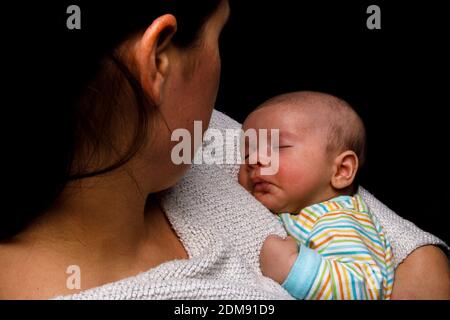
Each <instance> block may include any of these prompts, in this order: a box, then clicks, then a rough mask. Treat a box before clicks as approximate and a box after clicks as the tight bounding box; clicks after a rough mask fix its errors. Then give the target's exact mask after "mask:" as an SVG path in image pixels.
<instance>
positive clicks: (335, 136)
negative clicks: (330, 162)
mask: <svg viewBox="0 0 450 320" xmlns="http://www.w3.org/2000/svg"><path fill="white" fill-rule="evenodd" d="M279 104H283V105H291V106H294V107H299V108H300V107H303V108H314V109H315V110H319V109H320V111H324V112H325V114H326V125H327V126H328V130H327V152H328V153H329V154H335V153H341V152H344V151H346V150H351V151H353V152H355V154H356V155H357V156H358V160H359V167H361V166H362V165H363V164H364V162H365V159H366V130H365V128H364V124H363V121H362V120H361V118H360V117H359V115H358V114H357V113H356V111H355V110H354V109H353V108H352V106H350V104H348V103H347V102H346V101H344V100H342V99H340V98H338V97H335V96H333V95H330V94H326V93H320V92H313V91H299V92H293V93H287V94H283V95H280V96H276V97H274V98H271V99H269V100H267V101H266V102H264V103H263V104H262V105H260V106H259V107H258V108H257V109H256V110H258V109H261V108H264V107H268V106H273V105H279Z"/></svg>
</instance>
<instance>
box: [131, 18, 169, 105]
mask: <svg viewBox="0 0 450 320" xmlns="http://www.w3.org/2000/svg"><path fill="white" fill-rule="evenodd" d="M176 31H177V20H176V19H175V17H174V16H173V15H171V14H166V15H163V16H160V17H159V18H157V19H155V20H154V21H153V23H152V24H151V25H150V26H149V27H148V28H147V30H145V32H144V34H143V35H142V36H141V37H140V38H139V40H138V41H137V43H136V47H135V58H136V62H137V67H138V74H139V80H140V82H141V85H142V88H143V89H144V91H145V92H146V93H147V94H149V96H150V98H151V99H152V101H153V102H154V103H155V104H157V105H158V104H160V102H161V93H162V91H163V87H164V83H165V81H166V79H167V76H168V73H169V70H170V64H171V61H170V55H169V54H168V51H169V50H168V49H169V48H170V44H171V41H172V38H173V36H174V34H175V33H176Z"/></svg>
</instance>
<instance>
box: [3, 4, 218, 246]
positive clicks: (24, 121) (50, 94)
mask: <svg viewBox="0 0 450 320" xmlns="http://www.w3.org/2000/svg"><path fill="white" fill-rule="evenodd" d="M220 2H221V0H195V1H192V0H191V1H188V0H147V1H142V0H139V1H133V0H127V1H97V0H86V1H70V2H68V1H65V0H60V1H58V3H44V2H41V1H34V2H33V3H31V4H28V5H26V4H24V3H23V2H21V7H20V8H10V9H9V10H5V12H6V11H7V12H8V14H9V15H10V16H11V17H12V18H13V19H12V20H11V22H10V23H9V26H10V29H9V35H8V36H7V37H6V39H4V41H5V42H4V43H8V44H10V46H9V47H8V49H7V50H8V54H7V58H6V59H3V64H4V67H5V68H4V69H6V70H7V72H6V73H5V72H4V73H3V75H2V76H3V78H4V79H3V80H4V81H2V83H3V85H4V86H5V83H6V87H4V90H5V91H6V93H7V95H10V96H11V97H10V99H8V100H9V101H8V107H7V108H6V109H7V110H8V113H7V115H6V117H5V112H3V115H4V116H3V121H4V125H5V122H6V125H8V131H7V133H6V136H5V135H4V137H5V138H6V144H5V146H4V147H5V148H6V150H7V152H6V154H7V155H8V156H7V160H8V161H7V165H6V167H5V171H6V176H7V178H6V185H5V186H4V188H5V189H6V190H7V192H6V195H5V194H4V196H6V197H5V199H4V201H5V203H7V204H9V205H7V206H6V208H7V209H4V211H3V212H2V215H1V218H0V241H5V240H8V239H10V238H12V237H13V236H14V235H16V234H18V233H19V232H20V231H22V230H23V229H24V228H25V227H26V226H27V225H28V224H30V223H31V222H32V221H33V220H34V219H36V218H37V217H38V216H39V215H40V214H42V213H43V212H44V211H45V210H48V209H49V208H50V207H51V206H52V205H53V204H54V203H55V201H56V200H57V199H58V197H59V195H60V194H61V192H62V190H63V189H64V188H65V186H66V185H67V183H68V182H70V181H73V180H79V179H82V178H86V177H93V176H97V175H100V174H104V173H107V172H110V171H112V170H115V169H117V168H119V167H121V166H122V165H124V164H125V163H127V162H128V161H129V160H130V159H131V158H132V157H133V156H134V155H135V154H136V152H137V151H138V150H139V149H140V147H141V146H142V145H143V143H144V142H145V138H146V136H147V130H148V129H149V128H147V123H148V120H149V117H151V116H152V114H153V113H154V112H155V111H157V110H155V109H156V107H155V106H154V105H153V104H152V103H151V101H148V99H147V98H146V95H145V94H144V92H143V91H142V89H141V87H140V84H139V82H138V81H137V80H136V79H135V78H134V76H133V73H132V72H131V71H130V70H129V68H128V67H127V65H126V64H125V63H124V61H122V59H121V58H120V56H118V55H116V51H117V48H118V47H119V45H120V44H122V43H123V42H124V41H125V40H126V39H129V38H130V37H131V36H132V35H134V34H136V33H138V32H141V31H144V30H145V29H146V27H148V26H149V25H150V24H151V23H152V21H153V20H154V19H156V18H157V17H159V16H161V15H163V14H166V13H171V14H173V15H174V16H175V17H176V19H177V24H178V28H177V32H176V34H175V35H174V37H173V39H172V42H173V43H174V45H176V46H178V47H180V48H188V47H191V46H195V45H196V44H197V42H198V36H199V34H200V33H201V30H202V27H203V26H204V24H205V22H206V21H207V19H208V18H209V17H210V16H211V15H212V14H213V12H215V10H216V9H217V8H218V6H219V4H220ZM74 4H75V5H78V7H79V8H80V12H81V15H80V21H81V29H79V30H78V29H74V30H70V29H69V28H67V24H66V23H67V19H68V18H69V17H70V16H71V12H69V13H68V12H67V9H68V8H69V6H71V5H74ZM9 37H11V39H9ZM8 55H10V57H9V56H8ZM8 71H9V72H8ZM123 95H128V97H131V98H130V99H133V100H134V101H135V106H136V108H135V109H134V110H133V109H132V107H133V106H127V109H126V110H127V112H130V113H135V116H134V117H133V119H136V123H133V125H132V127H133V128H135V129H134V137H133V138H132V139H131V141H130V143H129V148H128V150H127V151H126V152H115V151H117V150H116V149H115V147H116V146H115V143H114V138H112V137H114V135H115V130H116V128H115V126H116V124H117V123H118V121H119V122H120V119H119V120H118V118H120V116H121V112H122V115H123V111H124V108H121V107H123V105H122V106H121V104H123V103H122V102H123V101H124V100H123V99H124V96H123ZM130 99H128V100H130ZM9 112H11V114H9ZM150 129H151V128H150ZM101 149H102V150H104V149H107V150H108V151H110V152H112V154H113V156H111V159H112V163H108V164H107V165H104V164H101V163H97V162H96V160H95V154H96V153H97V152H98V151H99V150H101ZM3 154H5V153H3ZM81 154H82V156H81V157H80V155H81ZM75 158H76V159H77V161H74V159H75ZM80 159H82V160H83V161H78V160H80ZM93 164H95V166H94V167H95V169H92V168H93ZM88 167H89V169H88Z"/></svg>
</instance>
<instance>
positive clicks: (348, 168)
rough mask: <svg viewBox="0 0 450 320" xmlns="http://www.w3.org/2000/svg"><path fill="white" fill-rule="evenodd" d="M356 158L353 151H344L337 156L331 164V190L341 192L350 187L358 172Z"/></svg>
mask: <svg viewBox="0 0 450 320" xmlns="http://www.w3.org/2000/svg"><path fill="white" fill-rule="evenodd" d="M358 165H359V160H358V156H357V155H356V153H355V152H353V151H350V150H348V151H344V152H342V153H341V154H339V155H338V156H337V157H336V158H335V159H334V162H333V176H332V177H331V185H332V186H333V188H335V189H338V190H342V189H345V188H348V187H350V186H351V185H352V183H353V181H354V180H355V176H356V172H357V171H358Z"/></svg>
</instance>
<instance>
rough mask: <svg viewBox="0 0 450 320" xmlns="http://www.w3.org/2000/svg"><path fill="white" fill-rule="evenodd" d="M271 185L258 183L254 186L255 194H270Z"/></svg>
mask: <svg viewBox="0 0 450 320" xmlns="http://www.w3.org/2000/svg"><path fill="white" fill-rule="evenodd" d="M270 188H271V184H270V183H269V182H266V181H262V182H257V183H255V184H254V185H253V191H254V192H270Z"/></svg>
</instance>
